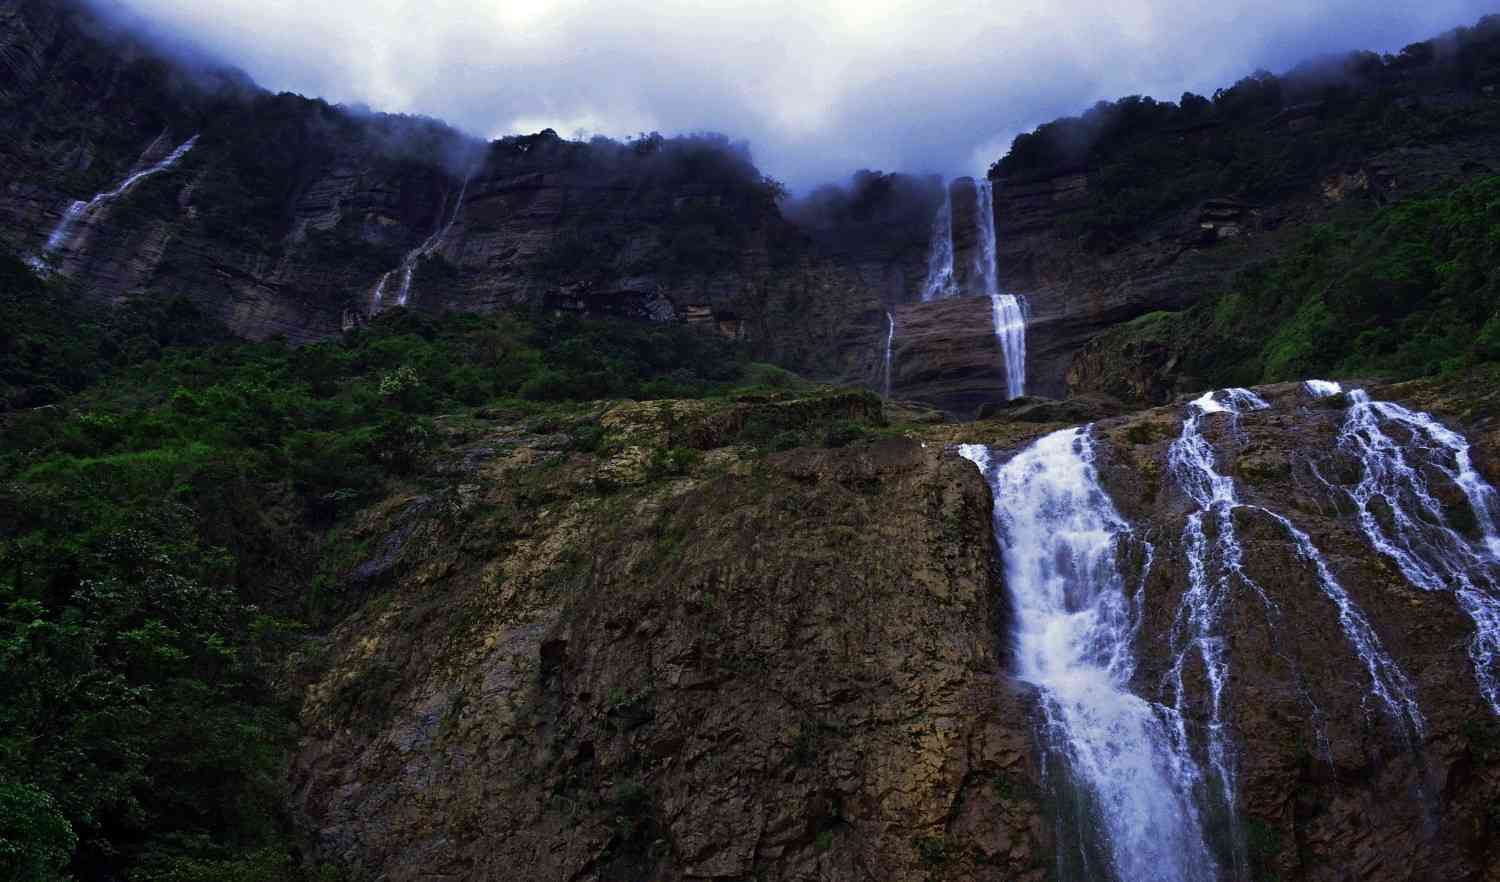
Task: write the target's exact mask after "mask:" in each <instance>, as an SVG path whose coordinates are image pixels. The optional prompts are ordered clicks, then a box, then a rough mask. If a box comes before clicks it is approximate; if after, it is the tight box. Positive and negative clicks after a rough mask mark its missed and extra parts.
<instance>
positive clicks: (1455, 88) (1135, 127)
mask: <svg viewBox="0 0 1500 882" xmlns="http://www.w3.org/2000/svg"><path fill="white" fill-rule="evenodd" d="M1496 85H1500V16H1486V17H1485V18H1482V19H1480V20H1479V22H1478V23H1477V24H1475V25H1474V26H1473V27H1469V28H1457V29H1455V30H1453V31H1450V32H1448V33H1447V34H1444V35H1442V36H1440V37H1437V38H1435V39H1432V40H1426V41H1422V42H1419V43H1413V44H1411V45H1409V46H1407V47H1406V48H1404V49H1402V50H1401V51H1400V52H1399V53H1396V54H1385V55H1381V54H1378V53H1375V52H1351V53H1347V54H1344V55H1330V56H1325V57H1321V58H1317V59H1313V60H1310V61H1307V62H1304V63H1302V64H1300V65H1298V66H1297V67H1295V68H1293V69H1292V70H1291V71H1288V72H1287V73H1285V74H1283V75H1281V76H1276V75H1274V74H1272V73H1270V72H1268V71H1265V70H1260V71H1256V72H1255V73H1253V74H1251V75H1250V76H1247V77H1245V78H1243V79H1241V80H1240V81H1239V82H1237V83H1235V84H1234V85H1233V86H1230V87H1227V88H1221V89H1218V90H1217V91H1215V92H1214V94H1213V96H1212V97H1205V96H1202V95H1196V94H1194V93H1192V92H1186V93H1184V94H1183V96H1182V98H1181V99H1180V100H1178V101H1176V102H1171V101H1157V100H1155V99H1153V98H1150V97H1145V96H1140V95H1131V96H1129V97H1126V98H1121V99H1120V100H1118V101H1112V102H1111V101H1100V102H1099V103H1097V104H1095V105H1094V106H1093V107H1092V108H1090V109H1089V110H1088V111H1086V112H1084V113H1083V114H1082V115H1081V116H1076V117H1064V118H1062V119H1057V120H1053V121H1052V122H1049V123H1045V124H1043V125H1041V126H1039V127H1037V129H1036V130H1035V131H1033V132H1027V133H1022V134H1020V135H1017V136H1016V138H1015V140H1014V141H1013V142H1012V144H1011V148H1010V151H1009V152H1008V153H1007V154H1006V155H1005V156H1003V157H1001V158H1000V159H998V160H997V161H996V162H995V163H994V164H993V165H992V166H991V167H990V176H991V177H995V178H1004V179H1007V180H1010V181H1012V182H1019V181H1022V180H1025V179H1027V178H1031V177H1035V176H1039V175H1049V174H1056V173H1061V172H1067V171H1073V170H1078V171H1081V170H1083V169H1084V168H1085V167H1087V166H1088V165H1089V163H1091V162H1096V161H1098V160H1099V159H1101V158H1107V157H1108V156H1109V155H1110V154H1112V153H1114V152H1117V151H1119V150H1120V149H1121V148H1123V147H1125V146H1127V145H1128V144H1129V143H1131V142H1133V141H1135V140H1138V139H1140V138H1142V137H1146V136H1150V135H1153V134H1159V133H1164V132H1184V131H1191V130H1193V129H1195V128H1211V127H1215V126H1223V125H1235V124H1243V123H1254V124H1261V123H1266V122H1269V121H1272V120H1274V119H1275V117H1276V116H1277V114H1280V113H1283V112H1288V111H1301V112H1304V113H1307V114H1309V115H1317V116H1321V117H1324V118H1327V117H1332V116H1338V115H1340V114H1341V113H1344V112H1348V111H1349V110H1350V109H1352V106H1353V105H1355V104H1357V103H1358V102H1359V101H1360V100H1361V99H1363V98H1367V97H1368V96H1370V95H1372V94H1376V95H1378V94H1381V93H1389V92H1394V91H1398V90H1399V91H1407V92H1416V93H1420V94H1432V93H1441V92H1445V91H1446V92H1456V93H1468V94H1472V93H1482V90H1484V89H1485V88H1486V87H1492V86H1496Z"/></svg>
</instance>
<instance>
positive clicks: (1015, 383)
mask: <svg viewBox="0 0 1500 882" xmlns="http://www.w3.org/2000/svg"><path fill="white" fill-rule="evenodd" d="M976 190H977V195H976V200H977V203H978V204H977V206H976V209H975V214H976V216H977V219H978V220H977V223H978V226H979V253H978V254H977V255H976V256H975V258H974V277H975V278H976V279H978V280H979V282H980V284H981V285H982V287H983V290H984V294H985V296H986V297H988V298H990V317H991V320H992V321H993V322H994V325H995V339H996V340H998V341H999V343H1000V352H1001V354H1002V355H1003V356H1004V357H1005V397H1006V398H1009V399H1016V398H1020V397H1021V396H1022V395H1025V394H1026V313H1025V311H1024V310H1023V308H1022V303H1021V299H1020V298H1019V297H1017V296H1016V295H1014V294H1003V293H1001V291H1000V268H999V263H998V260H999V250H1000V249H999V246H998V245H997V244H996V240H995V185H994V184H993V183H992V182H990V181H988V180H985V181H981V182H980V183H979V184H977V185H976Z"/></svg>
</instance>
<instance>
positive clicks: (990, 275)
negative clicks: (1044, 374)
mask: <svg viewBox="0 0 1500 882" xmlns="http://www.w3.org/2000/svg"><path fill="white" fill-rule="evenodd" d="M974 190H975V197H974V198H975V211H974V217H975V224H976V225H977V227H978V229H979V253H978V254H976V255H975V256H974V266H973V274H972V276H973V279H974V283H973V284H972V285H971V286H970V290H973V289H974V288H977V289H978V290H979V291H980V292H981V293H983V294H984V295H985V296H986V297H988V298H989V299H990V315H991V319H992V321H993V323H994V327H995V339H996V340H997V341H998V342H999V344H1000V351H1001V353H1002V354H1003V355H1004V358H1005V395H1006V397H1007V398H1010V399H1015V398H1020V397H1021V396H1022V395H1025V394H1026V309H1025V304H1024V303H1023V302H1022V301H1021V298H1019V297H1017V296H1016V295H1014V294H1005V293H1002V292H1001V291H1000V270H999V247H998V245H997V243H996V238H995V186H994V184H993V183H992V182H991V181H989V180H984V181H979V182H977V183H975V185H974ZM958 293H959V286H958V281H957V279H956V277H955V276H954V272H953V195H952V190H951V189H948V190H945V191H944V194H943V204H942V207H941V208H939V209H938V213H937V217H936V218H935V219H934V220H933V222H932V240H931V242H930V243H929V244H928V247H927V279H926V281H924V282H923V284H922V302H923V303H926V302H928V301H931V300H941V299H943V298H944V297H953V296H955V295H957V294H958Z"/></svg>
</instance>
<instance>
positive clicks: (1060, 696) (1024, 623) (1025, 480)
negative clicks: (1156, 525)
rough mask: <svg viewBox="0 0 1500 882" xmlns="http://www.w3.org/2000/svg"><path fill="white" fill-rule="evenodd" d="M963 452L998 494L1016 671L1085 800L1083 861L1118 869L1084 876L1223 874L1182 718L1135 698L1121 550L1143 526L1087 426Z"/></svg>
mask: <svg viewBox="0 0 1500 882" xmlns="http://www.w3.org/2000/svg"><path fill="white" fill-rule="evenodd" d="M959 452H960V454H961V455H962V456H964V457H965V458H966V459H969V460H971V461H972V462H974V463H975V465H977V466H979V469H980V471H981V472H983V473H984V475H985V478H986V480H987V481H988V482H989V484H990V488H991V490H992V491H993V494H994V504H995V510H994V529H995V534H996V540H997V542H998V543H999V545H1000V547H1001V548H1003V549H1004V563H1005V574H1006V585H1007V587H1008V588H1009V590H1010V593H1011V596H1012V602H1013V603H1014V606H1015V621H1016V626H1015V627H1016V634H1015V640H1016V643H1015V645H1016V658H1015V666H1016V672H1017V675H1018V676H1019V677H1020V678H1021V679H1022V680H1025V681H1027V682H1029V683H1032V684H1034V685H1036V686H1037V687H1038V689H1039V690H1040V692H1041V696H1042V706H1043V709H1044V712H1045V714H1046V726H1045V730H1044V737H1045V740H1046V742H1047V750H1048V752H1049V754H1050V755H1052V756H1054V757H1055V758H1056V759H1057V760H1058V761H1059V762H1060V763H1061V764H1062V765H1064V766H1065V768H1066V774H1068V775H1069V776H1070V779H1071V781H1072V783H1073V784H1075V785H1076V787H1077V790H1078V792H1079V793H1080V794H1081V796H1082V799H1083V801H1084V802H1085V803H1086V806H1085V807H1084V809H1083V811H1084V816H1083V818H1082V822H1081V823H1080V825H1079V826H1080V829H1079V831H1078V832H1079V834H1080V836H1081V837H1084V838H1083V839H1082V840H1081V841H1080V842H1079V843H1077V848H1078V852H1077V854H1078V857H1077V859H1078V860H1081V861H1085V862H1087V861H1088V860H1089V857H1088V856H1089V855H1101V856H1102V860H1104V861H1105V862H1107V863H1108V865H1109V867H1108V869H1107V870H1105V868H1102V867H1093V866H1090V867H1087V868H1086V869H1085V870H1084V873H1085V874H1086V875H1087V877H1088V878H1094V879H1106V878H1107V879H1116V880H1121V882H1127V880H1148V879H1149V880H1162V882H1207V880H1212V879H1214V878H1215V877H1216V875H1217V870H1216V867H1215V865H1214V861H1213V859H1212V857H1211V856H1210V855H1209V852H1208V848H1207V847H1206V845H1205V844H1204V837H1203V830H1202V824H1201V822H1200V820H1199V816H1198V809H1197V806H1196V804H1195V802H1194V796H1193V794H1194V792H1195V790H1196V789H1197V788H1198V786H1199V784H1200V782H1201V774H1200V773H1199V771H1198V768H1197V766H1196V764H1195V763H1194V762H1193V759H1192V756H1191V754H1190V753H1188V751H1187V750H1186V749H1185V747H1184V746H1183V745H1182V744H1181V742H1180V741H1179V740H1177V739H1176V738H1174V736H1173V728H1174V727H1173V726H1170V725H1168V723H1167V722H1166V719H1167V718H1170V717H1171V716H1172V713H1171V711H1170V710H1169V709H1166V708H1161V707H1158V706H1155V705H1153V704H1151V703H1150V702H1147V701H1146V700H1144V699H1142V698H1140V697H1139V696H1136V695H1134V694H1132V693H1131V692H1130V691H1129V683H1130V680H1131V677H1132V676H1133V674H1134V672H1135V664H1136V662H1135V656H1134V652H1133V649H1132V645H1131V644H1132V639H1133V637H1134V636H1135V630H1136V627H1137V625H1138V621H1137V620H1136V613H1135V612H1134V609H1133V607H1132V605H1131V604H1130V602H1129V600H1128V599H1127V597H1126V590H1125V581H1124V578H1123V576H1122V575H1121V573H1120V570H1119V566H1118V562H1117V560H1116V549H1117V547H1118V546H1119V545H1120V544H1121V543H1122V542H1125V541H1127V540H1130V539H1131V528H1130V525H1129V524H1128V523H1126V522H1125V520H1124V518H1122V517H1121V516H1120V514H1119V512H1118V511H1117V510H1116V509H1115V506H1114V503H1113V502H1112V501H1111V500H1110V498H1109V496H1108V495H1107V494H1106V493H1105V491H1104V489H1103V488H1102V487H1101V486H1100V484H1099V481H1098V475H1097V473H1096V470H1095V468H1094V448H1093V442H1092V439H1091V438H1090V435H1089V433H1088V430H1087V429H1068V430H1064V431H1061V432H1056V433H1053V434H1051V435H1048V436H1046V437H1045V438H1042V439H1041V440H1039V441H1037V442H1035V443H1033V444H1032V445H1031V446H1030V447H1027V448H1026V449H1025V450H1023V451H1022V452H1021V453H1020V454H1018V455H1017V456H1015V457H1014V458H1013V459H1011V460H1010V461H1009V462H1008V463H1006V464H1004V465H1003V466H999V467H996V466H995V465H993V464H992V463H991V456H990V451H989V450H988V449H987V448H985V447H982V446H979V445H964V446H963V447H961V448H960V451H959ZM1091 833H1092V834H1095V836H1094V839H1097V840H1100V841H1091V840H1090V838H1089V834H1091ZM1068 847H1072V846H1071V845H1070V846H1068ZM1065 850H1066V849H1065V848H1064V847H1063V846H1062V845H1061V844H1060V847H1059V849H1058V851H1059V860H1060V861H1061V860H1062V859H1063V857H1062V856H1063V854H1064V852H1065Z"/></svg>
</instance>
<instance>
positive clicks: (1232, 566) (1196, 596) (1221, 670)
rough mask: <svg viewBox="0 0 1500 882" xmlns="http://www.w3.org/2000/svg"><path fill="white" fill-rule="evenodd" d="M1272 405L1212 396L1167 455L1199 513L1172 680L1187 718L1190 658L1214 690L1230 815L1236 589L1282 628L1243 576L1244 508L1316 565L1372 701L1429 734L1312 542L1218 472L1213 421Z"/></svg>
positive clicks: (1213, 743)
mask: <svg viewBox="0 0 1500 882" xmlns="http://www.w3.org/2000/svg"><path fill="white" fill-rule="evenodd" d="M1269 406H1270V405H1268V404H1267V403H1266V402H1265V401H1264V400H1262V399H1261V398H1260V397H1259V396H1257V395H1256V394H1255V393H1253V392H1250V391H1249V390H1247V389H1237V388H1235V389H1225V390H1222V391H1220V392H1217V393H1215V392H1209V393H1207V394H1205V395H1204V396H1202V397H1201V398H1199V399H1197V400H1195V401H1193V402H1192V403H1191V404H1189V405H1188V413H1187V415H1186V417H1185V418H1184V419H1183V424H1182V433H1181V435H1180V436H1179V437H1178V439H1177V440H1176V441H1174V442H1173V443H1172V446H1171V448H1170V452H1169V455H1168V468H1169V471H1170V473H1171V475H1172V476H1173V478H1174V480H1175V481H1176V483H1177V485H1178V487H1179V488H1181V490H1182V491H1183V493H1184V494H1185V495H1186V496H1187V497H1188V498H1189V499H1191V500H1192V501H1193V502H1194V504H1195V505H1196V506H1197V508H1196V510H1195V511H1194V512H1192V513H1191V514H1189V516H1188V519H1187V522H1186V524H1185V525H1184V527H1183V547H1184V549H1185V551H1186V554H1187V559H1188V560H1187V564H1188V567H1187V570H1188V579H1189V588H1188V590H1187V591H1186V592H1185V593H1184V594H1183V598H1182V603H1181V606H1180V607H1179V610H1178V613H1177V621H1176V622H1175V624H1174V626H1173V645H1174V650H1175V651H1176V652H1177V656H1176V658H1175V661H1174V666H1173V669H1172V671H1171V673H1170V674H1169V679H1170V688H1171V690H1172V692H1173V693H1174V695H1175V703H1176V706H1177V708H1178V709H1179V711H1183V712H1184V715H1186V714H1185V711H1186V708H1185V707H1184V703H1185V698H1184V695H1185V690H1184V689H1183V685H1182V670H1183V666H1184V664H1185V663H1186V659H1187V654H1188V653H1189V652H1194V653H1195V654H1196V655H1197V656H1198V658H1199V659H1200V660H1201V662H1202V664H1203V667H1204V671H1205V673H1206V676H1207V680H1208V683H1209V708H1208V712H1209V713H1208V716H1209V719H1208V753H1209V759H1210V763H1211V764H1212V766H1213V769H1214V773H1215V775H1216V777H1217V778H1218V779H1219V783H1220V786H1221V788H1222V791H1223V796H1224V799H1225V802H1226V804H1227V805H1229V806H1230V807H1231V810H1233V806H1234V805H1235V804H1236V791H1235V784H1236V781H1235V768H1234V759H1233V754H1232V751H1231V748H1230V745H1229V743H1228V736H1227V730H1226V722H1225V720H1224V718H1223V715H1222V711H1223V703H1224V689H1225V685H1226V683H1227V682H1228V676H1229V664H1230V659H1229V654H1228V645H1227V637H1226V636H1225V633H1224V623H1223V618H1224V615H1225V607H1226V605H1227V598H1228V597H1229V595H1230V593H1231V592H1232V590H1233V587H1234V586H1235V585H1236V584H1238V585H1243V586H1244V587H1246V588H1248V589H1250V590H1251V591H1252V592H1253V593H1254V594H1255V595H1256V597H1257V598H1258V599H1259V600H1260V602H1261V604H1262V605H1263V607H1265V609H1266V611H1267V613H1268V614H1269V616H1270V617H1271V619H1272V620H1273V621H1274V620H1275V619H1277V618H1278V617H1279V611H1278V610H1277V609H1276V607H1275V604H1274V603H1273V602H1272V601H1271V600H1270V598H1269V597H1268V596H1267V595H1266V592H1265V591H1264V590H1263V589H1262V588H1261V586H1260V585H1259V584H1257V583H1256V582H1255V580H1254V579H1253V578H1251V577H1250V575H1249V574H1248V573H1247V572H1246V571H1245V569H1244V563H1243V562H1244V549H1243V547H1242V546H1241V544H1240V540H1239V536H1238V534H1237V530H1236V526H1235V521H1234V512H1235V510H1236V509H1240V508H1244V509H1249V510H1252V511H1255V512H1257V513H1259V514H1262V515H1264V516H1266V517H1267V518H1269V519H1271V520H1272V521H1274V522H1275V523H1276V524H1277V525H1278V526H1280V527H1281V529H1282V531H1283V532H1284V533H1285V534H1286V535H1287V537H1288V538H1290V539H1291V541H1292V544H1293V548H1294V549H1295V551H1296V554H1297V557H1298V558H1300V559H1301V560H1303V561H1305V562H1306V563H1308V564H1310V565H1311V566H1312V569H1313V573H1314V575H1315V577H1316V579H1317V583H1318V587H1319V588H1320V589H1321V591H1322V593H1323V595H1324V596H1325V597H1326V598H1327V599H1328V600H1329V601H1330V602H1331V603H1333V605H1334V607H1335V608H1336V609H1337V611H1338V617H1339V624H1340V626H1341V628H1342V630H1343V633H1344V637H1345V639H1346V641H1347V642H1348V643H1349V645H1350V646H1351V647H1352V648H1353V649H1354V651H1355V652H1356V654H1357V655H1358V656H1359V658H1360V661H1361V662H1362V663H1363V665H1364V668H1365V671H1366V673H1367V674H1368V676H1369V680H1370V682H1369V695H1370V697H1372V698H1374V699H1376V700H1377V701H1378V703H1379V704H1380V705H1381V706H1382V707H1383V708H1384V710H1385V711H1386V713H1387V714H1388V715H1389V716H1390V717H1391V718H1392V719H1394V720H1396V721H1397V723H1398V724H1399V725H1401V726H1402V729H1403V732H1405V733H1406V734H1408V735H1409V736H1418V737H1420V736H1421V734H1422V733H1423V731H1424V729H1425V726H1426V721H1425V719H1424V718H1423V715H1422V712H1421V709H1420V707H1419V706H1418V704H1417V700H1416V688H1415V686H1413V684H1412V682H1411V679H1410V678H1409V677H1408V676H1407V675H1406V672H1405V671H1404V670H1402V668H1401V666H1400V665H1399V664H1397V662H1396V661H1395V659H1393V658H1392V657H1391V655H1390V654H1389V653H1388V652H1387V651H1386V650H1385V647H1384V645H1383V643H1382V642H1381V640H1380V637H1379V635H1378V634H1376V632H1375V629H1374V627H1372V626H1371V625H1370V623H1369V620H1368V619H1366V617H1365V615H1364V613H1363V611H1362V610H1361V609H1360V608H1359V606H1358V604H1356V603H1355V601H1354V599H1353V598H1351V597H1350V596H1349V593H1348V592H1347V591H1346V590H1345V589H1344V587H1343V585H1342V584H1341V583H1340V581H1339V579H1338V577H1337V576H1336V575H1335V574H1334V572H1333V570H1332V568H1331V567H1330V566H1329V565H1328V562H1327V560H1326V559H1325V558H1324V556H1323V553H1322V552H1321V550H1319V548H1318V547H1317V545H1316V544H1315V543H1314V542H1313V540H1312V538H1311V537H1310V536H1309V535H1308V534H1307V533H1306V532H1304V531H1303V530H1301V529H1300V528H1298V527H1297V526H1296V524H1294V523H1293V522H1292V521H1291V519H1290V518H1288V517H1286V516H1285V515H1282V514H1280V513H1278V512H1275V511H1272V510H1271V509H1269V508H1266V507H1265V506H1262V505H1252V504H1250V503H1246V502H1242V501H1241V500H1240V499H1239V498H1238V496H1237V494H1236V491H1235V485H1234V479H1233V478H1230V477H1228V476H1227V475H1223V474H1221V473H1220V472H1219V471H1218V468H1217V466H1216V464H1215V454H1214V449H1213V446H1212V445H1211V444H1210V443H1209V442H1208V440H1207V438H1206V437H1205V436H1204V435H1203V426H1204V422H1205V420H1206V418H1208V417H1209V416H1210V415H1212V414H1224V415H1226V417H1227V419H1228V420H1230V424H1231V428H1232V429H1233V430H1237V427H1238V419H1239V417H1240V415H1241V414H1243V413H1245V412H1246V411H1254V410H1265V409H1267V408H1268V407H1269ZM1208 518H1212V519H1213V522H1214V524H1215V531H1214V532H1215V534H1216V536H1215V538H1214V540H1213V542H1212V543H1210V542H1209V540H1208V538H1207V536H1206V533H1205V530H1204V522H1205V520H1206V519H1208Z"/></svg>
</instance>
